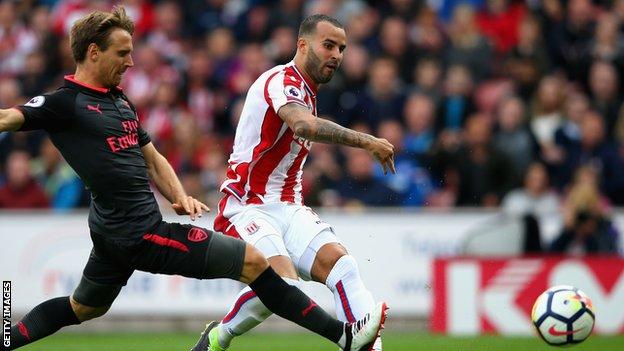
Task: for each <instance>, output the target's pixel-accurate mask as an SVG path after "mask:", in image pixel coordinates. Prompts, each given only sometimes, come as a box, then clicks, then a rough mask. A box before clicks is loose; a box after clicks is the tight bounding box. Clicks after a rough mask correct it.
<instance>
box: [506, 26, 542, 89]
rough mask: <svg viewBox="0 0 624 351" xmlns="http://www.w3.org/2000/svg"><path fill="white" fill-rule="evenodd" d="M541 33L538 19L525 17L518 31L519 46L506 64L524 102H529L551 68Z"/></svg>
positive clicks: (510, 54) (514, 49)
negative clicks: (540, 81)
mask: <svg viewBox="0 0 624 351" xmlns="http://www.w3.org/2000/svg"><path fill="white" fill-rule="evenodd" d="M541 32H542V28H541V27H540V24H539V22H538V21H537V19H536V18H533V17H530V16H527V17H525V18H524V19H523V20H522V22H521V23H520V28H519V30H518V36H519V39H518V44H517V45H516V46H515V47H514V48H513V49H512V50H511V52H510V53H509V56H508V58H507V62H506V69H507V73H508V74H509V76H510V77H511V78H512V79H513V80H514V81H515V82H516V84H517V85H518V94H519V95H520V96H521V97H522V99H523V100H524V101H529V99H530V97H531V94H532V93H533V91H534V90H535V87H537V84H538V83H539V80H540V77H542V76H543V75H544V74H545V73H546V72H547V71H548V69H549V67H550V58H549V57H548V51H547V50H546V47H545V46H544V42H543V38H542V33H541Z"/></svg>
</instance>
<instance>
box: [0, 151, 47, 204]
mask: <svg viewBox="0 0 624 351" xmlns="http://www.w3.org/2000/svg"><path fill="white" fill-rule="evenodd" d="M29 162H30V155H28V153H27V152H26V151H22V150H15V151H13V152H11V154H10V155H9V157H8V160H7V170H6V173H7V174H6V179H7V181H6V184H4V186H2V187H1V188H0V208H45V207H48V206H49V201H48V198H47V196H46V194H45V192H44V191H43V189H42V188H41V186H40V185H39V184H37V182H35V180H34V179H33V177H32V175H31V173H30V168H29V167H30V166H29Z"/></svg>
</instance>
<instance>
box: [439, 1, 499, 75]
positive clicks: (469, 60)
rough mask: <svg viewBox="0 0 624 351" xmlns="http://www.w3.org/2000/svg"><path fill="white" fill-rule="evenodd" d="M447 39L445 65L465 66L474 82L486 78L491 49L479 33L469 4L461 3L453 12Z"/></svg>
mask: <svg viewBox="0 0 624 351" xmlns="http://www.w3.org/2000/svg"><path fill="white" fill-rule="evenodd" d="M449 38H450V41H451V42H450V44H451V45H450V47H449V48H448V50H447V53H446V61H447V63H448V64H449V65H465V66H466V67H467V68H468V70H469V71H470V72H471V73H472V76H473V77H474V79H475V80H476V81H481V80H482V79H485V78H488V77H489V75H490V69H491V68H492V47H491V45H490V44H489V43H488V41H487V40H486V39H485V38H484V37H483V36H482V35H481V33H479V28H478V27H477V23H476V20H475V13H474V8H473V7H472V6H470V5H469V4H467V3H462V4H461V5H458V6H457V7H456V8H455V9H454V10H453V19H452V21H451V23H450V24H449Z"/></svg>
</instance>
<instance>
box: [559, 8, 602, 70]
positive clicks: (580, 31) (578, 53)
mask: <svg viewBox="0 0 624 351" xmlns="http://www.w3.org/2000/svg"><path fill="white" fill-rule="evenodd" d="M594 25H595V22H594V8H593V4H592V3H591V0H570V1H568V3H567V6H566V16H565V20H564V21H562V22H560V23H559V24H558V25H557V26H556V27H555V28H554V29H553V31H552V36H551V38H552V40H551V42H549V45H548V47H549V48H550V49H551V50H552V53H551V54H552V56H553V58H554V61H555V63H556V64H557V65H558V66H560V67H562V68H564V69H565V72H566V73H567V75H568V78H570V79H573V80H581V79H582V78H583V72H584V70H583V56H584V55H585V53H587V52H588V51H589V47H590V45H591V40H592V35H593V33H594Z"/></svg>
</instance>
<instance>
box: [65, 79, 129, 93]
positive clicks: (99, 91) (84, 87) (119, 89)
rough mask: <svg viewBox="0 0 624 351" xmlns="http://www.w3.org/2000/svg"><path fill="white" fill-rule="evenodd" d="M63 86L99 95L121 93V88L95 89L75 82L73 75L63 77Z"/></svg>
mask: <svg viewBox="0 0 624 351" xmlns="http://www.w3.org/2000/svg"><path fill="white" fill-rule="evenodd" d="M65 84H67V85H71V86H74V87H76V88H78V89H83V90H88V91H92V92H96V93H100V94H108V93H110V92H121V91H122V89H121V87H119V86H117V87H114V88H112V89H107V88H100V87H96V86H93V85H89V84H87V83H83V82H80V81H77V80H76V79H75V78H74V75H73V74H71V75H67V76H65Z"/></svg>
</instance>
